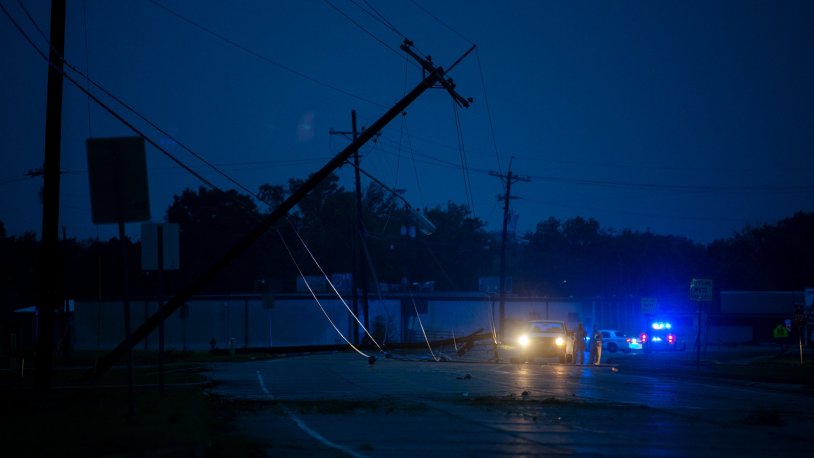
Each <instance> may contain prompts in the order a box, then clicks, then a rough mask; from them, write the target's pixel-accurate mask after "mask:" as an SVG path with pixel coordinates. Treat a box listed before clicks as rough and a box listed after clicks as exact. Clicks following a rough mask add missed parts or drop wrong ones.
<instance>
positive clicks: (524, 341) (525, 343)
mask: <svg viewBox="0 0 814 458" xmlns="http://www.w3.org/2000/svg"><path fill="white" fill-rule="evenodd" d="M529 342H530V341H529V336H527V335H525V334H523V335H522V336H520V337H518V338H517V343H518V344H520V346H521V347H528V346H529Z"/></svg>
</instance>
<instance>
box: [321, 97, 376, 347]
mask: <svg viewBox="0 0 814 458" xmlns="http://www.w3.org/2000/svg"><path fill="white" fill-rule="evenodd" d="M350 115H351V127H352V130H351V131H350V132H344V131H336V130H333V129H331V130H330V131H329V134H330V135H348V134H350V135H352V137H351V138H352V139H353V141H356V138H357V137H358V135H359V133H358V131H357V130H356V110H351V112H350ZM353 168H354V175H355V178H356V230H355V231H354V232H355V233H356V236H355V237H353V243H352V244H351V246H352V249H353V252H352V254H351V263H352V264H353V274H352V275H353V277H352V278H351V289H352V292H351V295H352V297H353V314H354V315H356V318H358V316H359V287H360V285H361V289H362V316H363V317H364V320H363V321H362V324H363V326H364V327H365V329H370V320H369V319H368V303H367V302H368V301H367V262H366V259H367V258H366V256H365V254H366V253H367V247H366V246H365V243H366V242H365V224H364V218H363V216H364V215H363V212H362V184H361V180H360V177H359V150H358V149H357V150H356V151H354V152H353ZM351 323H353V342H354V343H356V344H359V343H361V342H359V327H358V326H357V325H356V323H357V321H356V320H355V319H354V320H351ZM368 332H369V331H368Z"/></svg>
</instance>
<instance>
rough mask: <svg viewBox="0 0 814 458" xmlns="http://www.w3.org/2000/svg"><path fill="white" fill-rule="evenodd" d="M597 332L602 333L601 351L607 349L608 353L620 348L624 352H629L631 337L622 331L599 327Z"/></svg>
mask: <svg viewBox="0 0 814 458" xmlns="http://www.w3.org/2000/svg"><path fill="white" fill-rule="evenodd" d="M599 332H601V333H602V350H603V351H604V350H607V351H608V352H610V353H616V352H617V351H620V350H621V351H623V352H625V353H629V352H630V344H631V338H630V337H628V336H627V335H626V334H625V333H624V332H622V331H618V330H616V329H600V330H599Z"/></svg>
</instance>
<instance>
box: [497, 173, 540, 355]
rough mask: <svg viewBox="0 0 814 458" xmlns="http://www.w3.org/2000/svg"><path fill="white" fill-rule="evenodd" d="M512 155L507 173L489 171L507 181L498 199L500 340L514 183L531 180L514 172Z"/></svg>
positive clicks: (504, 318) (504, 309)
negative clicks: (500, 225) (500, 209)
mask: <svg viewBox="0 0 814 458" xmlns="http://www.w3.org/2000/svg"><path fill="white" fill-rule="evenodd" d="M512 159H514V157H512V158H511V159H509V171H508V172H507V174H506V175H503V174H501V173H498V172H489V175H491V176H494V177H499V178H500V179H501V180H503V181H504V182H505V183H506V194H505V195H503V196H498V199H502V200H503V234H502V236H501V243H500V318H499V319H500V324H499V325H498V326H499V328H498V341H499V342H502V341H503V337H504V334H503V332H504V330H505V327H504V323H505V322H506V239H507V228H508V225H509V200H511V199H517V197H515V196H512V183H515V182H518V181H530V180H529V178H528V177H522V176H520V175H513V174H512Z"/></svg>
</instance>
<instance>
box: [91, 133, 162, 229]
mask: <svg viewBox="0 0 814 458" xmlns="http://www.w3.org/2000/svg"><path fill="white" fill-rule="evenodd" d="M86 146H87V153H88V176H89V178H90V203H91V213H92V215H91V216H92V219H93V223H94V224H109V223H119V222H134V221H147V220H149V219H150V196H149V193H148V192H147V160H146V158H145V154H144V139H143V138H141V137H114V138H89V139H88V140H87V143H86Z"/></svg>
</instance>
